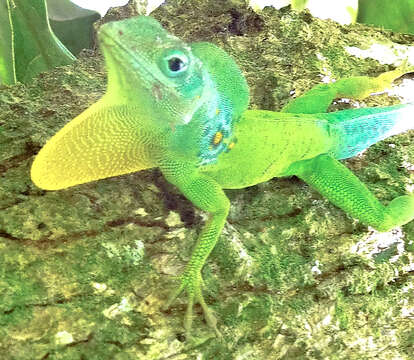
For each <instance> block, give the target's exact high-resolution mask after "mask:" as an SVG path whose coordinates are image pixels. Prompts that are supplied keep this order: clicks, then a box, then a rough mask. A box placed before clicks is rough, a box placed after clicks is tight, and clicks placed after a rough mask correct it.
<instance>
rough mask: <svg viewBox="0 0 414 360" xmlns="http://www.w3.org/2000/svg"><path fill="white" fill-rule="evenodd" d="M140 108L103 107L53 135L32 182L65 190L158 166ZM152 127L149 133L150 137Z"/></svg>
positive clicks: (34, 169)
mask: <svg viewBox="0 0 414 360" xmlns="http://www.w3.org/2000/svg"><path fill="white" fill-rule="evenodd" d="M144 128H145V127H144V126H142V124H141V120H140V118H139V111H137V109H125V108H124V107H121V106H116V107H109V108H102V106H99V105H98V103H96V104H94V105H93V106H92V107H91V108H89V109H87V110H86V111H84V112H83V113H82V114H80V115H79V116H78V117H76V118H75V119H73V120H72V121H71V122H69V123H68V124H67V125H66V126H64V127H63V128H62V129H61V130H60V131H59V132H58V133H57V134H56V135H54V136H53V137H52V138H51V139H50V140H49V141H48V142H47V143H46V145H45V146H44V147H43V148H42V149H41V150H40V152H39V153H38V154H37V156H36V158H35V160H34V162H33V165H32V168H31V178H32V181H33V182H34V183H35V185H37V186H38V187H40V188H42V189H45V190H58V189H64V188H67V187H70V186H74V185H77V184H82V183H86V182H90V181H94V180H98V179H103V178H107V177H111V176H116V175H122V174H126V173H131V172H135V171H139V170H143V169H147V168H150V167H153V166H155V164H153V161H151V160H150V157H151V153H152V152H151V149H150V148H149V147H148V146H149V145H146V144H159V140H158V143H157V142H156V141H155V140H154V142H152V140H151V138H150V137H151V136H153V135H151V134H147V133H146V132H145V130H143V129H144ZM150 132H151V129H148V133H150Z"/></svg>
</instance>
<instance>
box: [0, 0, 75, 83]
mask: <svg viewBox="0 0 414 360" xmlns="http://www.w3.org/2000/svg"><path fill="white" fill-rule="evenodd" d="M0 14H1V15H0V24H1V25H0V41H1V42H0V84H13V83H15V82H16V81H21V82H27V81H29V80H30V79H32V78H33V77H34V76H36V75H37V74H39V73H40V72H43V71H46V70H48V69H51V68H54V67H56V66H60V65H67V64H70V63H71V62H72V61H74V60H75V57H74V56H73V55H72V54H71V53H70V51H69V50H67V49H66V47H65V46H64V45H63V44H62V43H61V42H60V41H59V39H58V38H57V37H56V36H55V35H54V33H53V32H52V30H51V28H50V25H49V21H48V18H47V11H46V5H45V0H5V1H2V4H1V6H0Z"/></svg>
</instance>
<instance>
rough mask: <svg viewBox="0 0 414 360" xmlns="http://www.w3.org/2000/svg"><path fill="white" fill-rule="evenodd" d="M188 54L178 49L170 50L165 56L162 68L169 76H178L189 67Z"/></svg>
mask: <svg viewBox="0 0 414 360" xmlns="http://www.w3.org/2000/svg"><path fill="white" fill-rule="evenodd" d="M188 64H189V59H188V56H187V55H186V54H185V53H184V52H182V51H180V50H177V49H173V50H169V51H168V52H167V54H165V55H164V56H163V59H162V63H161V70H162V71H163V73H164V74H165V75H167V76H168V77H177V76H179V75H181V74H183V73H185V71H186V70H187V69H188Z"/></svg>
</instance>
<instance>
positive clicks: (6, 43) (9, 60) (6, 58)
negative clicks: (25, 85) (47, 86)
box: [0, 0, 16, 85]
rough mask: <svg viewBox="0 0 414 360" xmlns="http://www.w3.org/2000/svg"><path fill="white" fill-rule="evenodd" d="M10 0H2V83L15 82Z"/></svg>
mask: <svg viewBox="0 0 414 360" xmlns="http://www.w3.org/2000/svg"><path fill="white" fill-rule="evenodd" d="M9 6H10V4H9V0H6V1H0V84H9V85H10V84H14V83H15V82H16V72H15V68H14V51H13V32H12V24H11V18H10V13H9Z"/></svg>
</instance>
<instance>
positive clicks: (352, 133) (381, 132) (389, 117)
mask: <svg viewBox="0 0 414 360" xmlns="http://www.w3.org/2000/svg"><path fill="white" fill-rule="evenodd" d="M327 117H328V119H327V120H328V122H329V131H330V133H331V136H333V137H334V138H335V139H336V141H335V146H334V149H333V151H332V152H333V155H334V157H335V159H338V160H340V159H347V158H350V157H352V156H355V155H357V154H358V153H360V152H361V151H363V150H365V149H366V148H368V147H369V146H371V145H372V144H375V143H376V142H378V141H380V140H383V139H386V138H387V137H390V136H393V135H397V134H400V133H403V132H405V131H407V130H410V129H414V104H405V105H394V106H387V107H377V108H362V109H350V110H343V111H337V112H334V113H328V114H327Z"/></svg>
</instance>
